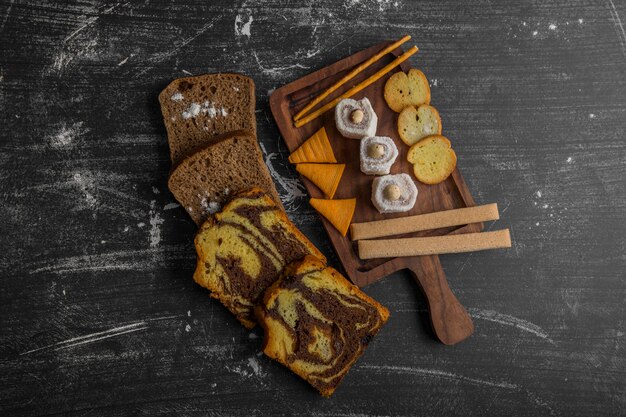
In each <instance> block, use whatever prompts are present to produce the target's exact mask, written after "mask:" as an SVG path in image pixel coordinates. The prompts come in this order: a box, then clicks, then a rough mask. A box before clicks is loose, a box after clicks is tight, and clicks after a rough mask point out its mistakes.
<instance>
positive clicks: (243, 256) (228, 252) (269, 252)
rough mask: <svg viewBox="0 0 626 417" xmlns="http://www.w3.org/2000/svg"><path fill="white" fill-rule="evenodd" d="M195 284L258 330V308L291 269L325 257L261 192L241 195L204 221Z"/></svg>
mask: <svg viewBox="0 0 626 417" xmlns="http://www.w3.org/2000/svg"><path fill="white" fill-rule="evenodd" d="M195 246H196V252H197V253H198V260H197V266H196V271H195V273H194V276H193V278H194V280H195V281H196V282H197V283H198V284H200V285H202V286H203V287H205V288H208V289H209V290H210V291H211V297H213V298H217V299H218V300H219V301H220V302H221V303H222V304H224V305H225V306H226V308H228V309H229V310H230V311H231V312H232V313H233V314H234V315H235V316H236V317H237V319H239V321H240V322H241V323H242V324H243V325H244V326H246V327H247V328H252V327H254V325H255V319H254V311H253V307H254V305H255V303H256V302H257V301H258V300H259V299H260V298H261V297H262V295H263V291H265V289H266V288H267V287H269V286H270V284H272V283H273V282H274V281H276V279H278V277H279V276H280V273H281V272H282V270H283V268H284V267H285V265H287V264H289V263H290V262H293V261H294V260H298V259H301V258H303V257H304V256H305V255H308V254H313V255H315V256H317V257H320V258H322V259H324V261H325V258H324V255H322V253H321V252H320V251H319V250H318V249H317V248H316V247H315V246H314V245H313V244H312V243H311V242H310V241H309V240H308V239H307V238H306V236H304V235H303V234H302V233H301V232H300V231H299V230H298V229H297V228H296V226H294V225H293V223H291V222H290V221H289V219H288V218H287V215H286V214H285V212H284V211H283V210H282V209H281V208H279V207H278V206H277V205H276V203H275V202H274V200H273V199H272V198H271V197H270V196H269V195H268V194H267V193H265V192H263V191H262V190H260V189H258V188H253V189H251V190H249V191H245V192H243V193H240V194H238V195H237V196H236V197H235V198H233V199H232V200H231V201H230V202H229V203H228V204H226V205H225V206H224V208H223V209H222V211H221V212H219V213H216V214H215V215H213V216H209V218H208V219H207V220H206V221H205V222H204V224H203V225H202V227H201V228H200V230H199V231H198V234H197V235H196V238H195Z"/></svg>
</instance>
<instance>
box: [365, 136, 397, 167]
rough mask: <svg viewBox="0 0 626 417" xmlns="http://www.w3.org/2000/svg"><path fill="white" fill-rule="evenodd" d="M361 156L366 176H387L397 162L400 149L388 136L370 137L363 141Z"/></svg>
mask: <svg viewBox="0 0 626 417" xmlns="http://www.w3.org/2000/svg"><path fill="white" fill-rule="evenodd" d="M359 156H360V158H361V171H363V173H364V174H367V175H385V174H389V170H390V169H391V166H392V165H393V163H394V162H396V158H397V157H398V148H397V147H396V144H395V143H394V142H393V140H392V139H391V138H389V137H387V136H370V137H366V138H363V139H361V149H360V152H359Z"/></svg>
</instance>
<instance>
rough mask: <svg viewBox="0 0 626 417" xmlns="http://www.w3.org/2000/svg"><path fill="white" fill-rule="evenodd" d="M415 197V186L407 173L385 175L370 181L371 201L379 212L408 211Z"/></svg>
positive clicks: (413, 203)
mask: <svg viewBox="0 0 626 417" xmlns="http://www.w3.org/2000/svg"><path fill="white" fill-rule="evenodd" d="M416 199H417V187H416V186H415V183H414V182H413V180H412V179H411V177H410V176H409V175H408V174H396V175H385V176H383V177H378V178H375V179H374V182H373V183H372V203H374V207H376V209H377V210H378V211H379V212H380V213H383V214H384V213H399V212H403V211H409V210H411V209H412V208H413V206H414V205H415V200H416Z"/></svg>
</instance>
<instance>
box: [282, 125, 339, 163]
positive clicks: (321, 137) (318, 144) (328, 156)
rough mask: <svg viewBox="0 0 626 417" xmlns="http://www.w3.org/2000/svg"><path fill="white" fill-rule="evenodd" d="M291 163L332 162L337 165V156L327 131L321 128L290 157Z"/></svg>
mask: <svg viewBox="0 0 626 417" xmlns="http://www.w3.org/2000/svg"><path fill="white" fill-rule="evenodd" d="M289 162H291V163H292V164H300V163H302V162H331V163H335V162H337V160H336V159H335V154H334V153H333V148H332V147H331V146H330V142H329V141H328V135H326V129H325V128H323V127H322V128H321V129H320V130H318V131H317V132H315V133H314V134H313V136H311V137H310V138H308V139H307V140H306V141H305V142H304V143H303V144H302V145H300V147H299V148H298V149H296V150H295V151H293V152H292V154H291V155H289Z"/></svg>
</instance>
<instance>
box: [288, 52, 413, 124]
mask: <svg viewBox="0 0 626 417" xmlns="http://www.w3.org/2000/svg"><path fill="white" fill-rule="evenodd" d="M417 51H419V49H418V48H417V46H413V47H411V48H410V49H409V50H408V51H406V52H405V53H403V54H402V55H400V56H399V57H397V58H396V59H394V60H393V61H391V62H390V63H389V64H387V65H385V66H384V67H383V68H381V69H380V70H378V72H377V73H376V74H374V75H372V76H371V77H369V78H368V79H366V80H364V81H362V82H361V83H359V84H357V85H355V86H354V87H352V88H351V89H349V90H348V91H346V92H345V93H343V94H342V95H340V96H339V97H337V98H336V99H334V100H333V101H331V102H330V103H328V104H325V105H323V106H322V107H320V108H319V109H317V110H315V111H314V112H313V113H311V114H309V115H308V116H305V117H303V118H302V119H300V120H298V121H297V122H295V126H296V127H302V126H304V125H305V124H307V123H309V122H310V121H312V120H315V119H317V118H318V117H320V116H321V115H322V114H324V113H326V112H327V111H328V110H330V109H332V108H333V107H335V106H336V105H337V103H339V102H340V101H341V100H343V99H344V98H348V97H352V96H353V95H355V94H356V93H358V92H359V91H361V90H363V89H364V88H367V87H368V86H369V85H370V84H373V83H375V82H376V81H378V80H379V79H380V78H381V77H382V76H384V75H385V74H387V73H388V72H389V71H391V70H392V69H394V68H395V67H397V66H398V65H400V64H402V63H403V62H404V61H406V60H407V59H409V57H410V56H411V55H413V54H414V53H416V52H417Z"/></svg>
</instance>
